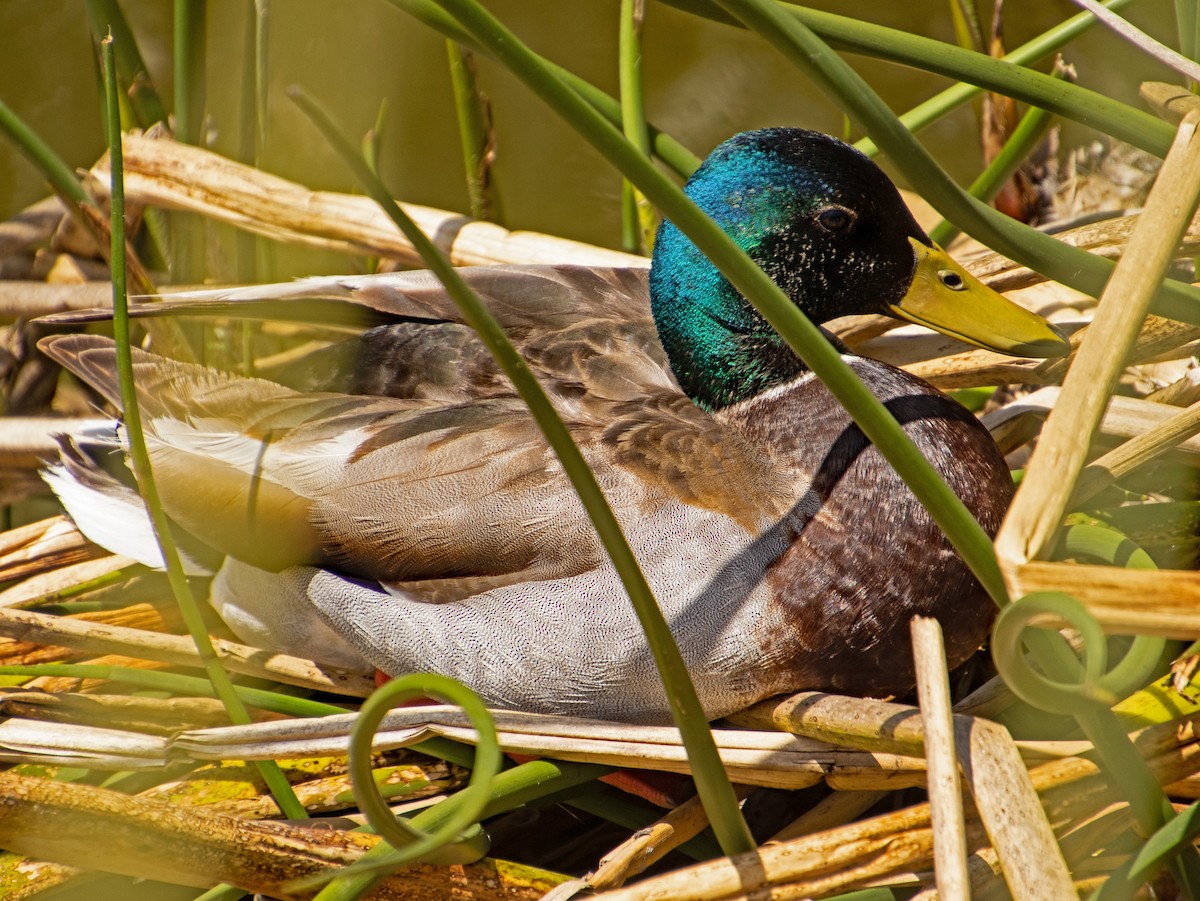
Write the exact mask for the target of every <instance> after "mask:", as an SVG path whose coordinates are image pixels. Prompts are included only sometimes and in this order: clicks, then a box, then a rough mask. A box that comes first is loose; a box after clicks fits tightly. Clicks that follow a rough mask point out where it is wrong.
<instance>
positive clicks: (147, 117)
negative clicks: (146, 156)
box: [87, 0, 167, 128]
mask: <svg viewBox="0 0 1200 901" xmlns="http://www.w3.org/2000/svg"><path fill="white" fill-rule="evenodd" d="M87 12H88V21H89V23H90V24H91V28H92V35H93V38H94V40H96V41H100V40H102V39H103V38H104V36H105V35H106V34H109V33H111V34H112V36H113V51H114V52H115V53H116V56H117V72H118V73H119V75H120V76H121V83H122V84H123V85H125V87H126V91H125V94H126V96H127V97H128V98H129V105H130V108H131V109H132V110H133V115H134V119H135V121H136V122H137V124H138V125H139V126H141V127H142V128H148V127H149V126H151V125H153V124H154V123H155V122H166V121H167V109H166V107H165V106H164V105H163V102H162V98H161V97H160V96H159V94H158V89H157V88H156V87H155V86H154V79H153V78H152V77H151V76H150V70H149V69H148V68H147V67H146V62H145V60H144V59H143V58H142V54H141V52H140V51H139V50H138V45H137V41H136V40H135V38H134V36H133V30H132V29H131V28H130V27H129V22H128V20H127V19H126V18H125V13H124V12H123V11H122V10H121V5H120V4H119V3H118V2H117V0H87Z"/></svg>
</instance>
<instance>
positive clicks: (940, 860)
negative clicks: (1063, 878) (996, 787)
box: [911, 616, 971, 901]
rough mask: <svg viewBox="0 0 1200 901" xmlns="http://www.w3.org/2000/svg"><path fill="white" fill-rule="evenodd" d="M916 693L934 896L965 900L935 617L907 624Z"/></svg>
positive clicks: (959, 814)
mask: <svg viewBox="0 0 1200 901" xmlns="http://www.w3.org/2000/svg"><path fill="white" fill-rule="evenodd" d="M911 631H912V649H913V661H914V663H915V665H916V676H917V696H918V697H919V698H920V703H921V724H922V726H923V728H924V730H925V761H926V765H927V766H928V768H929V770H928V777H927V785H928V789H929V806H930V815H931V817H932V820H933V836H934V840H933V860H934V873H935V876H936V878H937V889H938V897H940V898H942V899H944V901H968V899H969V898H970V897H971V893H970V888H969V886H970V884H971V882H970V876H969V874H968V872H967V834H966V831H967V830H966V823H965V820H964V818H963V808H962V794H961V788H960V786H959V782H958V760H957V757H956V756H955V753H954V714H953V711H952V709H951V706H950V681H949V675H948V673H947V671H946V651H945V646H944V643H943V641H942V627H941V626H940V625H939V624H938V621H937V620H936V619H932V618H930V617H924V616H917V617H914V618H913V620H912V623H911Z"/></svg>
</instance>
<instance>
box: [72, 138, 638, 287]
mask: <svg viewBox="0 0 1200 901" xmlns="http://www.w3.org/2000/svg"><path fill="white" fill-rule="evenodd" d="M122 153H123V155H124V172H125V196H126V198H127V200H129V201H131V202H135V203H144V204H148V205H153V206H160V207H164V208H166V209H176V210H188V211H190V212H194V213H199V214H200V215H202V216H207V217H208V218H210V219H215V220H217V221H219V222H226V223H228V224H230V225H233V226H235V227H237V228H241V229H245V230H246V231H250V232H254V233H255V234H259V235H264V236H266V237H268V238H273V239H277V240H282V241H286V242H288V243H293V244H301V245H305V246H309V247H321V248H326V249H331V250H336V251H340V252H343V253H352V254H361V255H364V256H384V257H391V258H394V259H398V260H400V261H402V262H405V263H409V264H419V263H420V257H419V256H418V255H417V254H416V253H415V252H414V251H413V248H412V246H411V245H410V244H408V242H406V241H405V240H404V239H403V237H402V236H401V235H400V234H399V233H398V232H397V231H396V227H395V225H394V224H393V223H392V221H391V220H390V219H389V218H388V217H387V216H386V215H384V214H383V212H382V211H381V210H380V209H379V207H378V206H377V205H376V203H375V202H374V201H373V200H371V199H370V198H369V197H363V196H353V195H349V194H336V193H333V192H330V191H311V190H309V189H308V188H305V187H303V186H301V185H298V184H296V183H295V182H290V181H287V180H286V179H282V178H279V177H278V176H275V175H269V174H267V173H266V172H260V171H259V170H257V169H253V168H251V167H249V166H244V165H242V164H241V163H236V162H234V161H233V160H230V159H227V158H225V157H222V156H219V155H218V154H215V153H212V152H210V151H207V150H201V149H200V148H198V147H192V146H190V145H188V144H178V143H176V142H174V141H171V140H167V139H161V140H153V139H151V138H147V137H144V136H139V135H125V136H124V138H123V140H122ZM91 174H92V176H93V177H94V178H93V181H94V183H95V187H94V189H98V190H99V191H100V192H101V193H104V192H107V186H108V183H109V177H110V176H109V171H108V157H107V156H105V157H104V158H102V159H101V160H100V162H99V163H97V164H96V165H95V166H94V167H93V168H92V170H91ZM401 207H402V208H403V209H404V211H405V212H406V213H407V214H408V215H409V216H411V217H412V218H413V220H414V221H416V223H417V224H418V225H419V226H420V227H421V230H422V231H424V232H425V233H426V234H428V235H429V236H430V237H432V238H433V239H434V241H435V242H436V243H437V244H438V245H439V246H440V247H441V248H442V250H444V251H445V252H446V253H448V254H449V255H450V259H451V260H452V261H453V262H454V264H455V265H457V266H476V265H487V264H491V265H496V264H504V263H531V262H541V263H586V264H592V265H602V266H603V265H608V266H648V265H649V262H650V261H649V260H647V259H646V258H644V257H639V256H634V255H633V254H627V253H621V252H619V251H614V250H604V249H602V248H597V247H592V246H591V245H588V244H581V243H579V242H576V241H568V240H566V239H564V238H556V237H551V236H549V235H540V234H536V233H534V232H510V231H508V230H507V229H505V228H502V227H500V226H499V225H495V224H494V223H491V222H482V221H478V220H474V219H470V218H468V217H466V216H463V215H461V214H458V213H450V212H446V211H445V210H437V209H433V208H431V207H424V206H417V205H415V204H401Z"/></svg>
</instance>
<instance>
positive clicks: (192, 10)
mask: <svg viewBox="0 0 1200 901" xmlns="http://www.w3.org/2000/svg"><path fill="white" fill-rule="evenodd" d="M207 11H208V0H175V18H174V23H175V30H174V59H175V139H176V140H177V141H182V142H183V143H185V144H199V143H200V129H201V127H202V126H203V122H202V117H203V115H204V95H205V90H204V71H205V65H204V54H205V49H206V45H207V41H206V34H207V30H206V28H205V15H206V13H207Z"/></svg>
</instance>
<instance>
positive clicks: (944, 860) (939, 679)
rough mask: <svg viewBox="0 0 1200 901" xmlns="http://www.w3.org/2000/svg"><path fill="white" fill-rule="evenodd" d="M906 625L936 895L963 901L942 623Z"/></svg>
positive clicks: (966, 892) (962, 841) (961, 832)
mask: <svg viewBox="0 0 1200 901" xmlns="http://www.w3.org/2000/svg"><path fill="white" fill-rule="evenodd" d="M910 628H911V631H912V648H913V662H914V664H915V666H916V675H917V697H918V698H919V699H920V703H921V724H922V726H923V727H924V730H925V760H926V764H927V766H928V767H929V775H928V785H929V810H930V818H931V820H932V823H933V865H934V873H935V875H936V878H937V889H938V897H939V898H942V899H944V901H967V899H969V898H970V897H971V889H970V886H971V877H970V874H969V873H968V872H967V827H966V822H965V819H964V817H963V807H962V788H961V786H960V785H959V781H958V757H957V755H956V754H955V751H954V714H953V711H952V709H951V706H950V677H949V674H948V673H947V671H946V649H945V644H944V642H943V641H942V627H941V626H940V625H939V624H938V621H937V620H936V619H933V618H931V617H925V616H918V617H914V618H913V621H912V623H911V626H910ZM1068 882H1069V877H1068Z"/></svg>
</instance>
